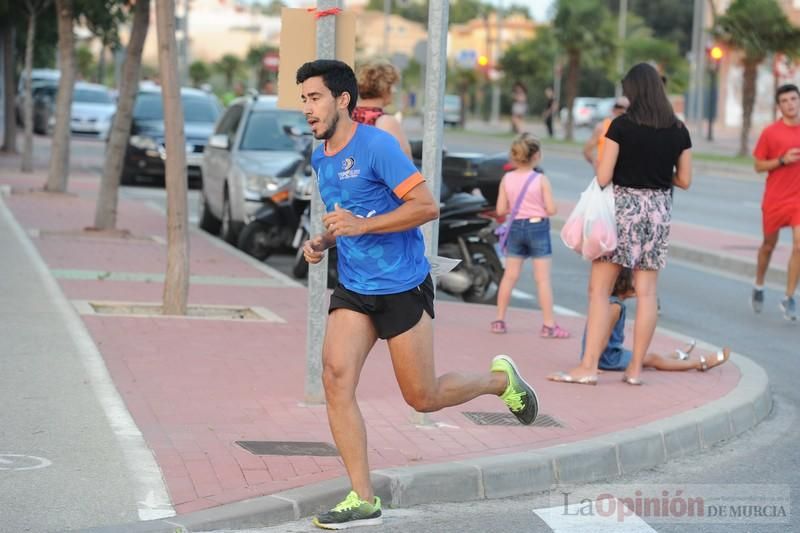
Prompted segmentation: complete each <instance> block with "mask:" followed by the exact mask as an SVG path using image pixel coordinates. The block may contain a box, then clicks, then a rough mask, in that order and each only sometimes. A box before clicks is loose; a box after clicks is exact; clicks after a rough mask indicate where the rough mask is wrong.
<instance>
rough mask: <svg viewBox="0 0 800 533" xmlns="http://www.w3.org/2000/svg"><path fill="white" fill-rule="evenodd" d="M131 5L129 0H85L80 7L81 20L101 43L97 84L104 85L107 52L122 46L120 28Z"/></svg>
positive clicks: (96, 75) (96, 74) (96, 77)
mask: <svg viewBox="0 0 800 533" xmlns="http://www.w3.org/2000/svg"><path fill="white" fill-rule="evenodd" d="M130 3H131V2H129V1H128V0H83V1H82V2H81V5H80V6H78V7H79V8H80V10H81V20H82V21H83V23H84V24H85V25H86V27H87V28H88V29H89V31H91V32H92V34H93V35H94V36H95V37H97V39H98V40H99V41H100V55H99V56H98V59H97V71H96V73H95V75H94V78H95V81H96V82H97V83H103V80H104V78H105V73H106V50H108V49H109V48H110V49H112V50H113V49H114V48H117V47H119V46H120V40H119V27H120V25H121V24H123V23H124V22H125V21H126V19H127V16H128V12H129V11H130V7H131V6H130V5H129V4H130ZM87 79H88V78H87Z"/></svg>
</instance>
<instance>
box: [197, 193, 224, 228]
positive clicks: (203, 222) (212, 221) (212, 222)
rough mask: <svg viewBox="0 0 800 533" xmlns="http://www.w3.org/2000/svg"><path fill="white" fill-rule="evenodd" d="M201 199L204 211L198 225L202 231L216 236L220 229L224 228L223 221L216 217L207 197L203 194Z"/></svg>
mask: <svg viewBox="0 0 800 533" xmlns="http://www.w3.org/2000/svg"><path fill="white" fill-rule="evenodd" d="M200 198H201V202H202V205H201V209H202V211H201V212H200V213H201V214H200V223H199V224H198V226H200V229H201V230H203V231H206V232H208V233H211V234H212V235H216V234H218V233H219V231H220V228H221V226H222V221H221V220H220V219H218V218H217V217H215V216H214V214H213V213H212V212H211V209H210V208H209V207H208V200H206V195H205V194H201V195H200Z"/></svg>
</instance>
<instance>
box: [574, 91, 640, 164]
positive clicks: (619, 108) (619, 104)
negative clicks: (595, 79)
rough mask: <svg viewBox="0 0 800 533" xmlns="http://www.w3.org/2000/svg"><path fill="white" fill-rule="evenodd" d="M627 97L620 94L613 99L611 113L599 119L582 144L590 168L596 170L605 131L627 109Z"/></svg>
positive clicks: (628, 103)
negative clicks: (587, 138) (589, 135)
mask: <svg viewBox="0 0 800 533" xmlns="http://www.w3.org/2000/svg"><path fill="white" fill-rule="evenodd" d="M628 105H630V102H628V99H627V98H625V97H624V96H620V97H619V98H617V99H616V100H615V101H614V106H613V107H612V108H611V114H610V115H609V116H607V117H606V118H604V119H603V120H602V121H600V123H599V124H597V126H595V127H594V130H592V136H591V137H589V140H587V141H586V144H584V145H583V157H584V159H586V161H587V162H588V163H589V164H590V165H592V168H593V169H594V170H595V172H596V171H597V163H599V162H600V156H601V155H602V154H603V145H604V144H605V142H606V132H607V131H608V128H609V127H610V126H611V121H612V120H614V119H615V118H617V117H618V116H620V115H621V114H623V113H624V112H625V111H627V110H628Z"/></svg>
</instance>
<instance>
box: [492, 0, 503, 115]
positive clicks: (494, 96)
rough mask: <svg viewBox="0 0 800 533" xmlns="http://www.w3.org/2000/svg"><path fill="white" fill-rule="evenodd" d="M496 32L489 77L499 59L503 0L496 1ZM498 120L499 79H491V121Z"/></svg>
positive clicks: (495, 69)
mask: <svg viewBox="0 0 800 533" xmlns="http://www.w3.org/2000/svg"><path fill="white" fill-rule="evenodd" d="M495 22H496V26H497V33H496V36H495V41H494V48H493V49H492V68H491V69H489V76H490V78H491V76H492V71H495V72H497V63H498V62H499V61H500V54H501V48H500V47H501V46H502V42H503V41H502V35H503V0H498V1H497V16H496V18H495ZM499 120H500V80H496V79H493V80H492V123H493V124H497V123H498V122H499Z"/></svg>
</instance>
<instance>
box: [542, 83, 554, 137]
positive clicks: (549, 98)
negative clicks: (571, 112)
mask: <svg viewBox="0 0 800 533" xmlns="http://www.w3.org/2000/svg"><path fill="white" fill-rule="evenodd" d="M544 98H545V103H544V111H543V112H542V118H543V119H544V125H545V127H546V128H547V136H548V137H550V138H551V139H552V138H553V133H554V132H553V117H554V116H555V114H556V113H557V112H558V102H556V97H555V93H553V89H552V87H547V88H545V90H544Z"/></svg>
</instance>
